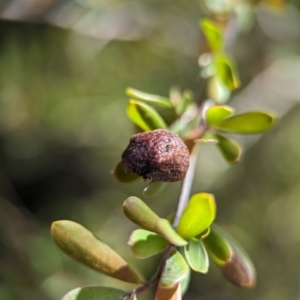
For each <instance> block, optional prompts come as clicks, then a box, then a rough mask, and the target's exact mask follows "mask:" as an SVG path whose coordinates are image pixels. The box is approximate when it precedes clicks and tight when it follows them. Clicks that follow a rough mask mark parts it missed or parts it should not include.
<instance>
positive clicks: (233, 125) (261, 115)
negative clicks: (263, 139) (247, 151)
mask: <svg viewBox="0 0 300 300" xmlns="http://www.w3.org/2000/svg"><path fill="white" fill-rule="evenodd" d="M274 124H275V117H274V116H273V115H272V114H269V113H267V112H262V111H252V112H247V113H243V114H240V115H235V116H232V117H229V118H226V119H224V120H223V121H221V122H220V123H218V125H216V126H215V127H216V128H217V129H219V130H221V131H225V132H231V133H237V134H255V133H261V132H264V131H267V130H269V129H270V128H272V127H273V126H274Z"/></svg>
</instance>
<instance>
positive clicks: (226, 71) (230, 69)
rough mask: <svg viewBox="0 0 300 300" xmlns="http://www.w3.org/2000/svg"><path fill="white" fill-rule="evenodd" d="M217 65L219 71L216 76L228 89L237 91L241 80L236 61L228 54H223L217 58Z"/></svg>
mask: <svg viewBox="0 0 300 300" xmlns="http://www.w3.org/2000/svg"><path fill="white" fill-rule="evenodd" d="M215 64H216V71H217V72H216V76H217V77H218V78H219V79H220V80H221V81H222V82H223V83H224V84H225V85H226V86H227V87H228V89H230V90H234V89H237V88H238V87H239V86H240V78H239V74H238V71H237V68H236V64H235V60H234V59H233V58H232V57H231V56H229V55H227V54H222V55H218V56H217V57H216V58H215Z"/></svg>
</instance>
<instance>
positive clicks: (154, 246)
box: [128, 229, 169, 258]
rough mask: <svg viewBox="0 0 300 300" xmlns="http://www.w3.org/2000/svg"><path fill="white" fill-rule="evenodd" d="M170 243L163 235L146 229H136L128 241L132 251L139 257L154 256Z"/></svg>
mask: <svg viewBox="0 0 300 300" xmlns="http://www.w3.org/2000/svg"><path fill="white" fill-rule="evenodd" d="M168 244H169V243H168V242H167V241H166V239H165V238H163V237H162V236H160V235H158V234H156V233H154V232H151V231H148V230H144V229H137V230H134V231H133V232H132V234H131V236H130V238H129V241H128V245H129V246H130V249H131V251H132V253H133V254H134V255H135V256H136V257H138V258H147V257H150V256H153V255H155V254H157V253H159V252H161V251H162V250H163V249H165V248H166V247H167V246H168Z"/></svg>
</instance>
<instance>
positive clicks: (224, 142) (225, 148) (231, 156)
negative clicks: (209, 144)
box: [216, 134, 242, 164]
mask: <svg viewBox="0 0 300 300" xmlns="http://www.w3.org/2000/svg"><path fill="white" fill-rule="evenodd" d="M216 138H217V140H218V144H217V146H218V148H219V150H220V151H221V153H222V155H223V157H224V158H225V159H226V160H227V161H228V162H229V163H231V164H234V163H236V162H238V161H239V159H240V157H241V154H242V146H241V145H239V144H238V142H236V141H234V140H231V139H228V138H226V137H224V136H222V135H220V134H216Z"/></svg>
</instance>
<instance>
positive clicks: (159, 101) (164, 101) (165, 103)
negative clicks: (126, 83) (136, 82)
mask: <svg viewBox="0 0 300 300" xmlns="http://www.w3.org/2000/svg"><path fill="white" fill-rule="evenodd" d="M125 93H126V95H127V96H129V97H132V98H135V99H137V100H142V101H144V102H148V103H151V104H155V105H158V106H161V107H164V108H173V105H172V103H171V101H170V100H169V99H168V98H166V97H163V96H158V95H153V94H148V93H145V92H142V91H139V90H136V89H133V88H130V87H129V88H127V89H126V91H125Z"/></svg>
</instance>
